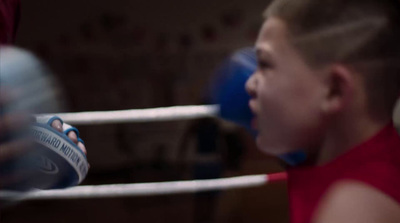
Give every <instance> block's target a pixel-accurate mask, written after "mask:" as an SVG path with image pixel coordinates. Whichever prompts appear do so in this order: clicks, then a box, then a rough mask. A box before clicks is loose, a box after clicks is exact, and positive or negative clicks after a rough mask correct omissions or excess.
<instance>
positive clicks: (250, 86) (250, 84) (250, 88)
mask: <svg viewBox="0 0 400 223" xmlns="http://www.w3.org/2000/svg"><path fill="white" fill-rule="evenodd" d="M256 85H257V78H256V74H255V73H254V74H252V75H251V76H250V78H249V79H248V80H247V81H246V86H245V87H246V91H247V93H248V94H249V95H250V97H252V98H254V97H256V90H255V89H256Z"/></svg>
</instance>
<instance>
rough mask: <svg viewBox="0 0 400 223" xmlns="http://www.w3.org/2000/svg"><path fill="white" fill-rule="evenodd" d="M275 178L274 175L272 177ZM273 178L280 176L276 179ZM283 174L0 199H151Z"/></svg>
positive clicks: (87, 188)
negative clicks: (155, 196) (140, 197)
mask: <svg viewBox="0 0 400 223" xmlns="http://www.w3.org/2000/svg"><path fill="white" fill-rule="evenodd" d="M272 175H274V176H272ZM276 175H279V176H278V177H276ZM284 176H285V175H284V173H277V174H271V176H269V175H266V174H260V175H248V176H239V177H230V178H221V179H210V180H192V181H172V182H161V183H133V184H110V185H99V186H77V187H72V188H68V189H58V190H37V191H32V192H25V193H24V192H14V191H0V198H1V199H6V200H14V201H22V200H24V201H25V200H49V199H78V198H79V199H82V198H109V197H127V196H150V195H167V194H179V193H193V192H201V191H212V190H219V189H233V188H245V187H254V186H262V185H264V184H266V183H268V182H274V181H281V180H284V178H285V177H284Z"/></svg>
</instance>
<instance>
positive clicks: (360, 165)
mask: <svg viewBox="0 0 400 223" xmlns="http://www.w3.org/2000/svg"><path fill="white" fill-rule="evenodd" d="M399 4H400V3H398V2H397V1H396V0H275V1H274V2H273V3H272V4H271V5H270V6H269V7H268V9H267V11H266V13H265V18H266V20H265V22H264V24H263V26H262V29H261V31H260V34H259V37H258V39H257V42H256V50H257V56H258V61H259V62H258V68H257V70H256V71H255V73H254V74H253V75H252V76H251V78H250V79H249V80H248V82H247V84H246V89H247V91H248V92H249V94H250V95H251V100H250V102H249V105H250V108H251V109H252V111H253V113H254V114H255V117H256V118H255V119H254V120H253V123H254V127H255V128H256V129H257V130H258V131H259V134H258V136H257V144H258V146H259V148H260V149H261V150H263V151H265V152H267V153H270V154H275V155H281V154H285V153H288V152H293V151H294V150H295V148H303V149H304V150H305V152H306V153H308V154H313V155H312V156H311V155H310V157H316V158H315V160H313V163H314V165H312V166H303V167H295V168H293V169H290V170H289V171H288V176H289V180H288V188H289V196H290V212H291V222H293V223H310V222H315V223H330V222H334V223H338V222H340V223H346V222H351V223H358V222H360V223H368V222H374V223H383V222H386V223H387V222H400V205H399V204H400V139H399V137H398V134H397V132H396V130H395V128H394V127H393V124H392V110H393V108H394V104H395V102H396V100H397V98H398V95H399V92H400V64H399V63H400V43H399V42H398V41H399V40H400V6H399Z"/></svg>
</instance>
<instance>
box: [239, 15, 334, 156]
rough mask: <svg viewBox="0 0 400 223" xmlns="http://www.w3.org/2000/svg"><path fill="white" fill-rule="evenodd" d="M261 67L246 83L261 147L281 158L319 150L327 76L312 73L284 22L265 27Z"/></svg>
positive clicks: (258, 43)
mask: <svg viewBox="0 0 400 223" xmlns="http://www.w3.org/2000/svg"><path fill="white" fill-rule="evenodd" d="M256 50H257V57H258V68H257V70H256V71H255V73H254V74H253V75H252V76H251V77H250V79H249V80H248V81H247V83H246V89H247V91H248V92H249V94H250V96H251V100H250V102H249V105H250V108H251V109H252V111H253V112H254V114H255V118H254V120H253V127H254V128H256V129H257V130H258V132H259V134H258V136H257V145H258V147H259V148H260V149H261V150H263V151H265V152H267V153H270V154H274V155H279V154H284V153H287V152H291V151H294V150H297V149H299V148H302V149H311V147H315V146H318V144H319V143H320V138H321V134H322V132H321V130H322V128H321V127H322V115H321V108H322V107H321V105H322V100H323V98H324V96H326V95H327V94H328V92H326V91H327V90H326V88H324V85H323V81H322V77H321V76H322V75H323V73H322V71H318V70H315V69H312V68H310V67H309V66H308V65H306V64H305V62H304V61H303V59H302V58H301V56H300V55H299V54H298V52H297V51H296V50H295V49H294V48H293V47H292V45H290V43H289V41H288V38H287V29H286V25H285V23H284V22H283V21H282V20H280V19H278V18H269V19H268V20H267V21H266V22H264V24H263V27H262V29H261V31H260V33H259V36H258V39H257V41H256Z"/></svg>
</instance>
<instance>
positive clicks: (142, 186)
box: [0, 105, 287, 201]
mask: <svg viewBox="0 0 400 223" xmlns="http://www.w3.org/2000/svg"><path fill="white" fill-rule="evenodd" d="M218 112H219V106H218V105H198V106H174V107H164V108H149V109H130V110H119V111H96V112H76V113H54V114H41V115H37V117H49V116H59V117H60V118H62V119H63V120H64V121H65V122H67V123H69V124H73V125H79V124H109V123H128V122H149V121H173V120H187V119H195V118H201V117H215V116H217V114H218ZM286 179H287V174H286V173H285V172H281V173H273V174H261V175H247V176H237V177H230V178H220V179H207V180H192V181H171V182H152V183H132V184H110V185H91V186H90V185H89V186H76V187H72V188H68V189H57V190H34V191H30V192H16V191H5V190H4V191H1V190H0V199H5V200H18V201H25V200H49V199H82V198H108V197H126V196H151V195H167V194H180V193H194V192H202V191H212V190H222V189H234V188H246V187H255V186H262V185H265V184H267V183H272V182H278V181H284V180H286Z"/></svg>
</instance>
